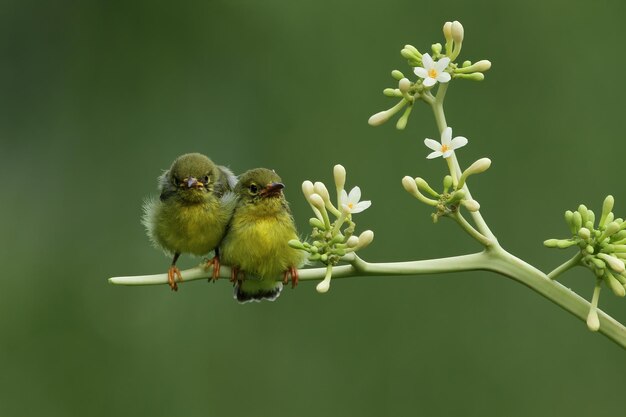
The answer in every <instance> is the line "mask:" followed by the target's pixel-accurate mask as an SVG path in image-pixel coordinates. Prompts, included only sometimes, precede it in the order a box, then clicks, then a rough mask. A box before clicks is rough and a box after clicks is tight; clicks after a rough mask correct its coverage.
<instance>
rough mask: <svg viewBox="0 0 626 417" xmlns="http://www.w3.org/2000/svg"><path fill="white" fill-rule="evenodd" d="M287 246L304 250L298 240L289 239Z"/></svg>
mask: <svg viewBox="0 0 626 417" xmlns="http://www.w3.org/2000/svg"><path fill="white" fill-rule="evenodd" d="M287 244H288V245H289V246H290V247H292V248H294V249H306V248H305V247H304V245H303V244H302V242H300V241H299V240H298V239H291V240H290V241H289V242H287Z"/></svg>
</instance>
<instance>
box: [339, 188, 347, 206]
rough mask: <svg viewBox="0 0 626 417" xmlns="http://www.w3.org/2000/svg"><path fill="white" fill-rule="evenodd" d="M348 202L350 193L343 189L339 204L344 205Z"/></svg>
mask: <svg viewBox="0 0 626 417" xmlns="http://www.w3.org/2000/svg"><path fill="white" fill-rule="evenodd" d="M347 203H348V193H347V192H346V190H341V198H340V200H339V204H340V205H342V206H343V205H344V204H347Z"/></svg>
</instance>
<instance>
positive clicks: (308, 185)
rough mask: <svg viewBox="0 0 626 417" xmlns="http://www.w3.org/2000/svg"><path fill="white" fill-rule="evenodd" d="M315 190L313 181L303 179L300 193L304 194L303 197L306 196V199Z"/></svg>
mask: <svg viewBox="0 0 626 417" xmlns="http://www.w3.org/2000/svg"><path fill="white" fill-rule="evenodd" d="M314 192H315V191H314V189H313V183H312V182H311V181H308V180H307V181H304V182H303V183H302V193H303V194H304V197H306V199H307V200H308V199H309V197H310V196H311V194H313V193H314Z"/></svg>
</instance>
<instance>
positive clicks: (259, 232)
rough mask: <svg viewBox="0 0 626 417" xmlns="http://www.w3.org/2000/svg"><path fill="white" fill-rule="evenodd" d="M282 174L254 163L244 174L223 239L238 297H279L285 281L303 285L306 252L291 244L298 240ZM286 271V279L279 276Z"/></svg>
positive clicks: (223, 255) (225, 258)
mask: <svg viewBox="0 0 626 417" xmlns="http://www.w3.org/2000/svg"><path fill="white" fill-rule="evenodd" d="M284 188H285V186H284V184H283V183H282V181H281V179H280V177H279V176H278V175H277V174H276V173H275V172H274V171H272V170H270V169H266V168H255V169H252V170H249V171H247V172H245V173H244V174H242V175H241V176H240V177H239V181H238V183H237V186H236V187H235V191H234V192H235V194H236V196H237V205H236V207H235V211H234V213H233V216H232V218H231V221H230V224H229V226H228V230H227V232H226V236H224V240H223V241H222V243H221V244H220V254H221V258H220V259H221V261H222V263H223V264H224V265H228V266H230V267H231V281H232V282H233V284H234V286H235V291H234V298H235V299H236V300H237V301H239V302H240V303H245V302H249V301H261V300H264V299H265V300H270V301H274V300H275V299H276V298H278V296H279V295H280V292H281V291H282V288H283V285H282V284H283V283H285V284H287V283H288V282H289V278H291V283H292V288H293V287H295V286H296V285H297V284H298V269H297V268H298V267H300V266H302V265H303V264H304V261H305V255H306V254H305V252H304V251H302V250H299V249H294V248H292V247H290V246H289V245H288V242H289V240H291V239H298V235H297V231H296V227H295V224H294V220H293V217H292V215H291V211H290V210H289V204H288V202H287V200H286V199H285V196H284V194H283V189H284ZM281 274H282V275H283V280H282V282H281V281H280V280H276V278H277V277H279V276H280V275H281Z"/></svg>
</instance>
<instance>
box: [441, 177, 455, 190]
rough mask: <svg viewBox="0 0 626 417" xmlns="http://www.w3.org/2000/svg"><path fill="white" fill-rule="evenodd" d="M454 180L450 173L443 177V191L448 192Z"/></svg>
mask: <svg viewBox="0 0 626 417" xmlns="http://www.w3.org/2000/svg"><path fill="white" fill-rule="evenodd" d="M452 184H453V181H452V177H451V176H450V175H446V176H445V177H443V192H444V193H447V192H448V190H449V189H450V187H452Z"/></svg>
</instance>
